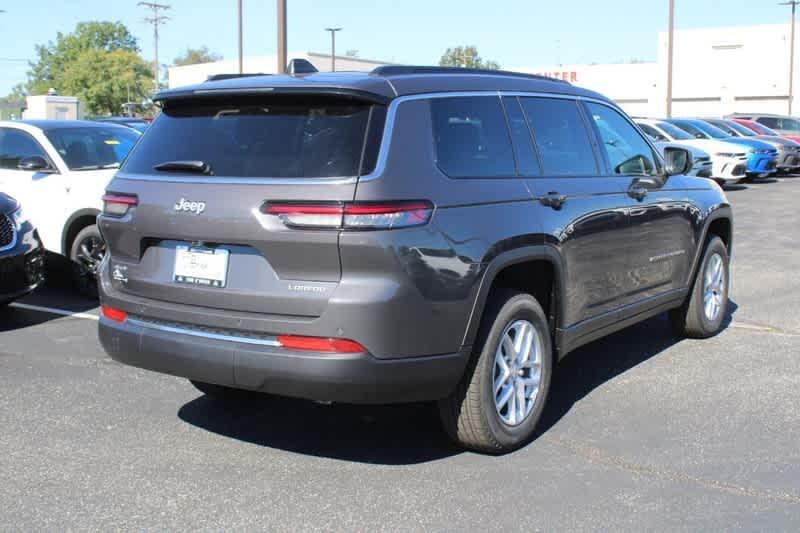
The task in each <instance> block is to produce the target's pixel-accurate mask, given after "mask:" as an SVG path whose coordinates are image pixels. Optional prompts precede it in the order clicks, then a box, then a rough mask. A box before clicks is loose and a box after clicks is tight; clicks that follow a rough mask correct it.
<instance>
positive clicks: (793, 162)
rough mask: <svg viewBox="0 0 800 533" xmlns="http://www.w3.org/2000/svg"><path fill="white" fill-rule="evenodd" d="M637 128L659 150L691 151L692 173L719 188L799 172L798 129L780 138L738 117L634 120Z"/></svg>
mask: <svg viewBox="0 0 800 533" xmlns="http://www.w3.org/2000/svg"><path fill="white" fill-rule="evenodd" d="M754 118H764V117H762V116H755V117H754ZM792 120H794V119H792ZM795 122H797V121H795ZM636 123H637V125H638V126H639V127H640V128H641V129H642V131H643V132H644V133H645V134H647V135H648V136H649V137H650V138H651V139H652V140H653V141H654V142H655V143H656V144H657V145H658V146H659V147H660V148H661V149H662V150H663V148H664V147H666V146H681V147H684V148H686V149H690V148H691V149H692V155H693V156H694V158H695V161H696V164H695V165H694V167H693V168H692V174H693V175H695V176H700V177H708V178H711V179H713V180H715V181H717V182H718V183H720V184H722V185H724V184H726V183H731V182H740V181H747V180H749V179H753V178H765V177H768V176H771V175H773V174H776V173H779V172H780V173H792V172H797V171H800V142H798V141H800V129H798V130H797V131H795V132H794V133H792V132H791V131H789V132H787V133H780V132H776V131H773V130H771V129H769V128H768V127H767V126H764V125H763V124H761V123H759V122H756V121H754V120H750V119H749V118H745V117H743V116H742V117H739V116H733V117H729V118H702V119H700V118H670V119H652V118H637V119H636ZM781 124H783V122H782V123H781ZM786 124H787V125H788V124H790V122H788V121H787V122H786ZM797 126H798V128H800V122H797ZM698 151H699V152H698ZM698 160H699V163H697V161H698ZM707 163H710V164H707Z"/></svg>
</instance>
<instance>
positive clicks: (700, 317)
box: [669, 235, 730, 339]
mask: <svg viewBox="0 0 800 533" xmlns="http://www.w3.org/2000/svg"><path fill="white" fill-rule="evenodd" d="M714 256H718V257H720V258H721V260H722V272H723V274H724V280H723V283H722V288H721V290H720V291H716V293H715V294H717V293H718V296H719V302H720V303H719V306H720V310H719V313H718V314H717V316H716V317H715V318H714V319H713V320H712V319H710V318H709V317H708V316H707V315H706V312H705V300H704V292H705V291H704V289H705V281H704V280H705V277H706V274H707V272H706V271H707V269H708V268H709V262H711V261H712V258H713V257H714ZM694 278H695V279H694V283H693V284H692V288H691V292H690V293H689V295H688V296H687V298H686V301H685V302H684V304H683V305H682V306H681V307H679V308H677V309H673V310H672V311H670V313H669V317H670V322H671V323H672V329H673V330H674V332H675V334H676V335H677V336H679V337H689V338H693V339H705V338H708V337H712V336H714V335H716V334H717V333H719V332H720V330H721V329H722V324H723V322H724V321H725V317H726V316H727V310H728V282H729V280H730V264H729V259H728V249H727V248H726V247H725V243H724V242H723V241H722V239H720V238H719V237H717V236H716V235H714V236H712V237H711V238H710V239H708V241H707V244H706V247H705V250H704V251H703V258H702V259H701V261H700V264H699V265H698V267H697V272H696V273H695V276H694Z"/></svg>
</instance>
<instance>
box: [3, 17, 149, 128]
mask: <svg viewBox="0 0 800 533" xmlns="http://www.w3.org/2000/svg"><path fill="white" fill-rule="evenodd" d="M36 55H37V60H36V61H35V62H31V63H30V67H31V68H30V70H29V71H28V82H27V83H26V84H25V87H24V92H25V93H27V94H32V95H36V94H45V93H46V92H47V90H48V89H49V88H51V87H53V88H55V89H57V90H58V91H59V93H60V94H64V95H70V96H77V97H78V98H80V100H81V103H82V105H83V106H84V110H85V111H86V113H90V114H108V113H111V114H119V113H120V112H121V106H122V103H123V102H126V101H127V100H128V94H129V93H128V91H129V90H130V97H131V99H132V100H133V101H142V100H143V99H144V98H145V97H146V96H147V94H148V93H149V91H150V90H151V89H152V86H153V82H152V79H151V75H152V74H151V72H152V68H151V64H149V63H148V62H146V61H144V60H143V59H142V58H141V56H140V55H139V45H138V43H137V41H136V38H135V37H134V36H133V35H131V33H130V32H129V31H128V29H127V28H126V27H125V26H124V25H123V24H121V23H119V22H106V21H90V22H81V23H79V24H78V25H77V26H76V27H75V31H73V32H72V33H68V34H62V33H58V34H57V35H56V40H55V42H52V41H51V42H49V43H47V44H46V45H37V46H36ZM16 92H18V91H17V90H16V89H15V93H16ZM19 92H22V88H20V91H19Z"/></svg>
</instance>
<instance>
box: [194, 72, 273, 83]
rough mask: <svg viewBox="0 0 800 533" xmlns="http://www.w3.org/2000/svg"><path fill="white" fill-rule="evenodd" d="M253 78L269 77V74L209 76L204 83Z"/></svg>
mask: <svg viewBox="0 0 800 533" xmlns="http://www.w3.org/2000/svg"><path fill="white" fill-rule="evenodd" d="M253 76H269V74H264V73H263V72H252V73H248V74H234V73H229V74H211V75H210V76H209V77H207V78H206V81H220V80H232V79H234V78H252V77H253Z"/></svg>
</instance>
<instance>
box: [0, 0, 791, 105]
mask: <svg viewBox="0 0 800 533" xmlns="http://www.w3.org/2000/svg"><path fill="white" fill-rule="evenodd" d="M243 1H244V11H245V28H244V48H245V54H248V55H267V54H271V53H274V52H275V41H276V37H275V2H274V1H273V0H243ZM160 2H161V3H169V4H172V9H171V10H170V11H169V13H168V15H169V16H170V17H171V20H170V21H169V22H168V23H167V24H166V25H165V26H162V27H161V44H160V46H159V49H160V54H159V55H160V60H161V61H160V62H161V63H170V62H171V61H172V59H173V58H174V57H175V56H176V55H178V54H179V53H180V52H181V51H182V50H184V49H185V48H186V47H187V46H191V47H198V46H201V45H206V46H208V47H209V49H211V50H212V51H214V52H217V53H219V54H222V55H223V56H224V57H226V58H231V59H233V58H235V57H236V55H237V48H236V46H237V44H236V43H237V42H236V0H160ZM777 4H778V2H777V0H726V1H725V2H720V1H719V0H676V26H677V27H678V28H697V27H705V26H731V25H746V24H771V23H782V22H788V20H789V10H788V8H787V7H784V6H778V5H777ZM721 5H724V8H721V7H720V6H721ZM288 6H289V7H288V24H289V32H288V41H289V49H290V50H309V51H322V52H324V51H328V50H329V47H330V40H329V36H328V35H329V34H328V33H326V32H324V31H323V28H325V27H326V26H341V27H343V28H344V29H343V30H342V31H341V32H340V33H339V34H338V36H337V52H338V51H341V52H342V53H343V52H344V51H345V50H348V49H356V50H358V51H359V54H360V55H361V57H366V58H375V59H381V60H386V61H395V62H401V63H417V64H433V63H436V62H437V61H438V59H439V57H440V56H441V54H442V52H443V51H444V50H445V48H447V47H449V46H457V45H459V44H475V45H477V46H478V50H479V52H480V54H481V55H482V56H483V57H484V58H487V59H494V60H496V61H498V62H499V63H500V64H501V65H502V66H506V67H514V66H517V67H519V66H532V67H533V66H539V65H549V64H554V63H588V62H593V61H594V62H612V61H620V60H628V59H631V58H640V59H654V58H655V55H656V34H657V32H658V31H663V30H665V29H666V26H667V21H666V19H667V0H638V1H637V0H602V1H598V0H568V1H555V2H554V1H552V0H494V1H486V0H482V1H478V0H404V1H390V0H335V1H334V0H288ZM0 10H5V11H6V12H5V13H0V95H5V94H7V93H8V92H9V91H10V89H11V87H12V86H13V85H14V84H16V83H17V82H20V81H24V79H25V72H26V71H27V63H26V62H25V61H26V60H28V59H31V58H33V55H34V46H35V45H36V44H37V43H46V42H47V41H49V40H52V39H54V38H55V35H56V33H57V32H59V31H60V32H64V33H66V32H70V31H72V30H73V29H74V27H75V24H76V23H78V22H80V21H83V20H113V21H121V22H122V23H124V24H125V25H127V26H128V28H129V29H130V30H131V31H132V32H133V34H134V35H135V36H136V37H137V38H138V39H139V43H140V46H141V49H142V53H143V54H144V56H145V57H146V58H147V59H150V58H152V54H153V43H152V27H151V26H150V25H147V24H145V23H144V22H143V21H142V19H143V18H144V17H145V16H146V15H147V14H148V13H147V11H146V10H145V9H144V8H143V7H139V6H137V0H0Z"/></svg>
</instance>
